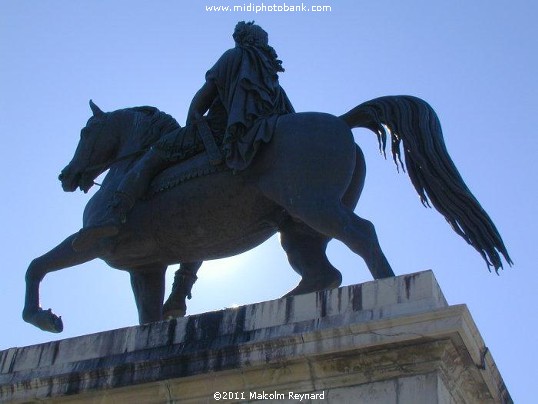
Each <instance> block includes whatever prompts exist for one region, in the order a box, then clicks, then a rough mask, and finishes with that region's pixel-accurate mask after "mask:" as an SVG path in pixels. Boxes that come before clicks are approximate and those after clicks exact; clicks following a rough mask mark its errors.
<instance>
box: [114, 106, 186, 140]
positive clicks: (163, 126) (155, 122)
mask: <svg viewBox="0 0 538 404" xmlns="http://www.w3.org/2000/svg"><path fill="white" fill-rule="evenodd" d="M123 111H126V112H135V113H142V114H143V115H144V118H145V119H144V120H143V122H142V125H143V129H142V131H141V134H140V141H141V143H142V147H147V146H150V145H152V144H153V143H155V142H156V141H157V140H159V139H160V138H161V137H162V136H163V135H165V134H167V133H170V132H171V131H173V130H176V129H180V128H181V125H180V124H179V123H178V122H177V121H176V120H175V119H174V118H173V117H172V116H171V115H169V114H167V113H166V112H163V111H160V110H159V109H158V108H155V107H151V106H141V107H131V108H126V109H124V110H123Z"/></svg>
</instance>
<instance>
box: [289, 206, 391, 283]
mask: <svg viewBox="0 0 538 404" xmlns="http://www.w3.org/2000/svg"><path fill="white" fill-rule="evenodd" d="M315 207H317V208H315ZM290 213H291V214H293V215H294V216H296V217H297V218H299V219H300V220H302V221H304V222H305V223H306V224H307V225H308V226H310V227H312V228H313V229H314V230H316V231H318V232H320V233H322V234H325V235H326V236H328V237H331V238H336V239H338V240H340V241H342V242H343V243H344V244H345V245H347V246H348V247H349V248H350V249H351V250H352V251H353V252H355V253H356V254H358V255H360V256H361V257H362V258H363V259H364V261H365V262H366V265H367V266H368V269H369V270H370V273H371V274H372V276H373V277H374V279H380V278H388V277H391V276H394V272H393V271H392V268H391V267H390V264H389V263H388V261H387V259H386V258H385V254H383V251H382V250H381V246H380V245H379V241H378V239H377V234H376V231H375V228H374V225H373V224H372V223H371V222H369V221H368V220H365V219H362V218H360V217H358V216H357V215H355V214H354V213H353V211H352V210H351V209H350V208H347V207H346V206H344V205H343V204H342V203H340V202H327V201H317V203H316V204H307V205H304V206H294V207H293V211H291V210H290Z"/></svg>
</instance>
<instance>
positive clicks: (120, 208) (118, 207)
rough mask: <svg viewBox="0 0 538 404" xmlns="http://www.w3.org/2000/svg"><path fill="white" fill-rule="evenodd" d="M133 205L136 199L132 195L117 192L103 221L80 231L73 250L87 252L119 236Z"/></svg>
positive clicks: (74, 241) (73, 243)
mask: <svg viewBox="0 0 538 404" xmlns="http://www.w3.org/2000/svg"><path fill="white" fill-rule="evenodd" d="M133 205H134V199H133V198H132V197H131V196H130V195H128V194H126V193H124V192H119V191H117V192H116V193H115V194H114V199H113V201H112V203H111V204H110V205H109V206H108V208H107V210H106V212H105V215H104V216H103V219H102V220H101V221H100V222H99V223H98V224H96V225H92V226H88V227H84V228H82V229H80V231H79V232H78V234H77V236H76V237H75V239H74V240H73V242H72V244H71V245H72V247H73V250H75V251H85V250H87V249H89V248H91V247H93V246H94V245H95V244H96V243H98V242H99V241H100V240H102V239H104V238H106V237H112V236H115V235H117V234H118V233H119V231H120V227H121V226H122V225H123V224H124V223H125V221H126V219H127V213H128V212H129V211H130V210H131V208H132V207H133Z"/></svg>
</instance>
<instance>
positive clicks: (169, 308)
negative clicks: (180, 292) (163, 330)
mask: <svg viewBox="0 0 538 404" xmlns="http://www.w3.org/2000/svg"><path fill="white" fill-rule="evenodd" d="M174 306H175V307H174ZM186 313H187V306H186V305H181V304H179V305H172V304H165V305H164V307H163V319H165V320H170V319H172V318H178V317H185V314H186Z"/></svg>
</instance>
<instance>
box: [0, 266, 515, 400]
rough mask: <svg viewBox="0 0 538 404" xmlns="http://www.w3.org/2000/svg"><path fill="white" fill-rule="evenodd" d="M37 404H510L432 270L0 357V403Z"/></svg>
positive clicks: (470, 327) (462, 310)
mask: <svg viewBox="0 0 538 404" xmlns="http://www.w3.org/2000/svg"><path fill="white" fill-rule="evenodd" d="M216 398H219V399H220V400H216ZM41 400H50V401H52V402H58V403H69V402H77V403H78V402H80V403H82V402H88V403H108V402H111V403H124V402H131V403H170V402H181V403H216V402H257V401H260V402H261V401H264V402H307V403H308V402H311V403H413V404H417V403H490V402H491V403H510V402H512V401H511V398H510V395H509V393H508V391H507V389H506V387H505V385H504V383H503V380H502V378H501V376H500V374H499V372H498V370H497V367H496V366H495V363H494V361H493V359H492V357H491V354H490V353H489V351H488V349H487V347H486V345H485V344H484V341H483V340H482V338H481V336H480V334H479V332H478V330H477V328H476V325H475V324H474V322H473V320H472V318H471V316H470V314H469V311H468V310H467V307H466V306H465V305H456V306H449V305H448V304H447V303H446V300H445V298H444V297H443V294H442V292H441V290H440V289H439V286H438V284H437V282H436V280H435V278H434V276H433V273H432V272H431V271H426V272H420V273H416V274H411V275H405V276H399V277H395V278H391V279H383V280H379V281H374V282H367V283H363V284H360V285H352V286H347V287H343V288H339V289H333V290H331V291H326V292H321V293H312V294H308V295H302V296H297V297H290V298H285V299H279V300H273V301H268V302H262V303H257V304H252V305H248V306H243V307H238V308H233V309H227V310H222V311H216V312H211V313H204V314H200V315H195V316H190V317H185V318H180V319H176V320H170V321H164V322H160V323H154V324H148V325H144V326H137V327H129V328H124V329H119V330H113V331H107V332H102V333H99V334H93V335H85V336H82V337H77V338H70V339H65V340H62V341H56V342H51V343H48V344H40V345H35V346H29V347H23V348H12V349H8V350H5V351H1V352H0V401H1V402H4V401H5V402H13V403H17V402H21V403H22V402H32V401H41ZM267 400H269V401H267Z"/></svg>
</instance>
